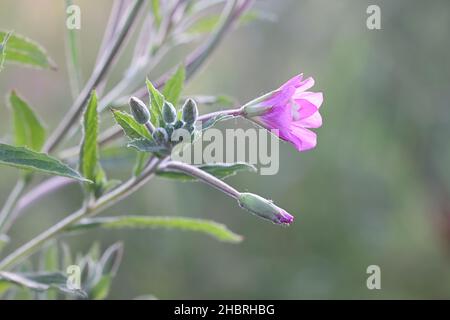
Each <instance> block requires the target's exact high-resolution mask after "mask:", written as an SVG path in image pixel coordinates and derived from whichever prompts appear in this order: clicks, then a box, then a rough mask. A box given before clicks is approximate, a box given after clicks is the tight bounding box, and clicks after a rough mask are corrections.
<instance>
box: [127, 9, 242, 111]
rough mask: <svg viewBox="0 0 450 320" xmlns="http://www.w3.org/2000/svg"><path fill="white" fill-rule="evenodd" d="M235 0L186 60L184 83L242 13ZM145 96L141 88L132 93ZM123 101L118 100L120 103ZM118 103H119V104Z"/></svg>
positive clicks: (166, 76)
mask: <svg viewBox="0 0 450 320" xmlns="http://www.w3.org/2000/svg"><path fill="white" fill-rule="evenodd" d="M236 3H237V1H236V0H229V1H228V3H227V7H226V8H225V9H224V10H223V14H222V22H221V23H220V24H219V26H218V27H217V29H216V30H215V32H213V33H212V34H211V36H210V37H209V38H208V40H206V42H205V43H204V44H203V45H202V46H200V47H198V48H197V49H196V50H194V51H193V52H192V53H191V54H190V55H189V56H188V57H187V59H186V63H185V66H186V81H187V80H189V79H190V78H191V77H192V76H193V75H194V74H195V72H196V71H198V69H199V68H200V67H201V66H202V65H203V64H204V63H205V61H206V58H207V57H208V56H210V55H211V53H212V52H213V51H214V50H215V49H216V48H217V47H218V45H219V43H220V42H221V41H222V40H223V38H224V36H225V34H226V33H227V31H229V29H230V27H231V26H232V25H233V23H234V22H235V21H236V20H237V19H238V18H239V16H240V15H242V13H243V12H244V10H243V9H245V8H241V7H239V9H241V10H239V9H238V10H236V11H234V8H235V7H236ZM173 72H174V69H172V70H169V71H168V72H166V73H165V74H164V75H162V76H161V77H160V78H159V79H158V80H157V81H156V84H155V86H156V88H160V87H162V86H163V85H164V83H165V82H166V81H167V79H169V77H170V75H171V74H173ZM146 94H147V88H146V87H142V88H140V89H139V90H137V91H136V92H135V93H133V95H134V96H136V97H139V98H141V99H142V98H144V97H145V95H146ZM121 100H123V99H119V101H121ZM119 103H120V102H119Z"/></svg>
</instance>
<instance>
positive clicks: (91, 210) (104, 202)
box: [0, 159, 162, 270]
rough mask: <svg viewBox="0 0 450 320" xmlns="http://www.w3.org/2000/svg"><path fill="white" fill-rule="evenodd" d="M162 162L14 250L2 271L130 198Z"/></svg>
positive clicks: (1, 265)
mask: <svg viewBox="0 0 450 320" xmlns="http://www.w3.org/2000/svg"><path fill="white" fill-rule="evenodd" d="M161 161H162V159H153V160H152V161H151V162H150V163H149V164H148V166H147V167H146V168H145V170H144V171H143V172H142V174H141V175H140V176H139V177H134V178H131V179H129V180H128V181H126V182H124V183H123V184H121V185H120V186H119V187H118V188H116V189H114V190H113V191H111V192H109V193H107V194H105V195H104V196H102V197H100V198H99V199H97V200H96V201H94V202H92V203H90V204H89V205H85V206H83V207H82V208H81V209H79V210H78V211H75V212H74V213H72V214H70V215H69V216H67V217H66V218H64V219H63V220H61V221H59V222H58V223H56V224H55V225H53V226H52V227H50V228H49V229H47V230H45V231H44V232H42V233H41V234H39V235H38V236H36V237H35V238H33V239H32V240H30V241H28V242H27V243H25V244H24V245H22V246H21V247H19V248H18V249H16V250H14V251H13V252H12V253H11V254H10V255H8V256H7V257H6V258H4V259H3V260H2V261H1V262H0V270H6V269H9V268H11V267H14V266H15V265H16V264H17V263H19V262H21V261H22V260H23V259H25V258H26V257H28V256H29V255H30V254H32V253H34V252H36V250H38V249H39V248H41V247H42V245H43V244H45V243H46V242H47V241H48V240H49V239H52V238H53V237H55V236H57V235H58V234H60V233H62V232H63V231H64V230H65V229H66V228H67V227H69V226H71V225H73V224H75V223H77V222H79V221H80V220H81V219H83V218H85V217H87V216H94V215H96V214H98V213H100V212H101V211H103V210H105V209H107V208H109V207H110V206H112V205H114V204H116V203H117V202H119V201H121V200H122V199H124V198H126V197H128V196H129V195H130V194H132V193H134V192H135V191H136V190H138V189H139V188H140V187H142V186H143V185H144V184H145V183H147V181H149V180H150V179H151V178H152V177H153V175H154V173H155V171H156V169H157V168H158V165H159V164H160V163H161Z"/></svg>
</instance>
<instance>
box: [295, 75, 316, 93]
mask: <svg viewBox="0 0 450 320" xmlns="http://www.w3.org/2000/svg"><path fill="white" fill-rule="evenodd" d="M312 86H314V79H313V78H312V77H309V78H308V79H305V80H303V81H302V82H300V83H299V84H298V85H297V86H296V88H297V90H296V92H302V91H305V90H308V89H309V88H311V87H312Z"/></svg>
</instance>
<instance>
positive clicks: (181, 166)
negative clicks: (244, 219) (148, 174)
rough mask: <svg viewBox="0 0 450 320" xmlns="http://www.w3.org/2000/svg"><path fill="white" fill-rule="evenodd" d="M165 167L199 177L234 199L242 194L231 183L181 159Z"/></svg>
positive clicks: (170, 162)
mask: <svg viewBox="0 0 450 320" xmlns="http://www.w3.org/2000/svg"><path fill="white" fill-rule="evenodd" d="M164 168H167V169H172V170H177V171H181V172H184V173H186V174H188V175H190V176H191V177H194V178H197V179H199V180H200V181H202V182H204V183H206V184H208V185H210V186H212V187H214V188H216V189H217V190H219V191H222V192H224V193H225V194H227V195H229V196H230V197H232V198H234V199H238V198H239V195H240V194H241V193H240V192H239V191H237V190H236V189H234V188H233V187H232V186H230V185H229V184H227V183H225V182H223V181H222V180H220V179H218V178H216V177H214V176H213V175H211V174H209V173H207V172H205V171H203V170H200V169H198V168H197V167H194V166H191V165H189V164H186V163H183V162H179V161H169V162H167V164H165V165H164Z"/></svg>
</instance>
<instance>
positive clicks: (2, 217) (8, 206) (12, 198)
mask: <svg viewBox="0 0 450 320" xmlns="http://www.w3.org/2000/svg"><path fill="white" fill-rule="evenodd" d="M26 185H27V182H26V181H25V179H24V178H23V177H22V178H20V179H19V180H18V181H17V183H16V185H15V186H14V188H13V190H12V191H11V193H10V194H9V196H8V199H7V200H6V202H5V205H4V206H3V208H2V211H1V212H0V234H1V233H2V232H4V224H5V222H6V221H7V220H8V218H9V216H10V214H11V212H12V211H13V209H14V206H15V205H16V203H17V201H18V200H19V198H20V196H21V194H22V192H23V190H24V189H25V187H26Z"/></svg>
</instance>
